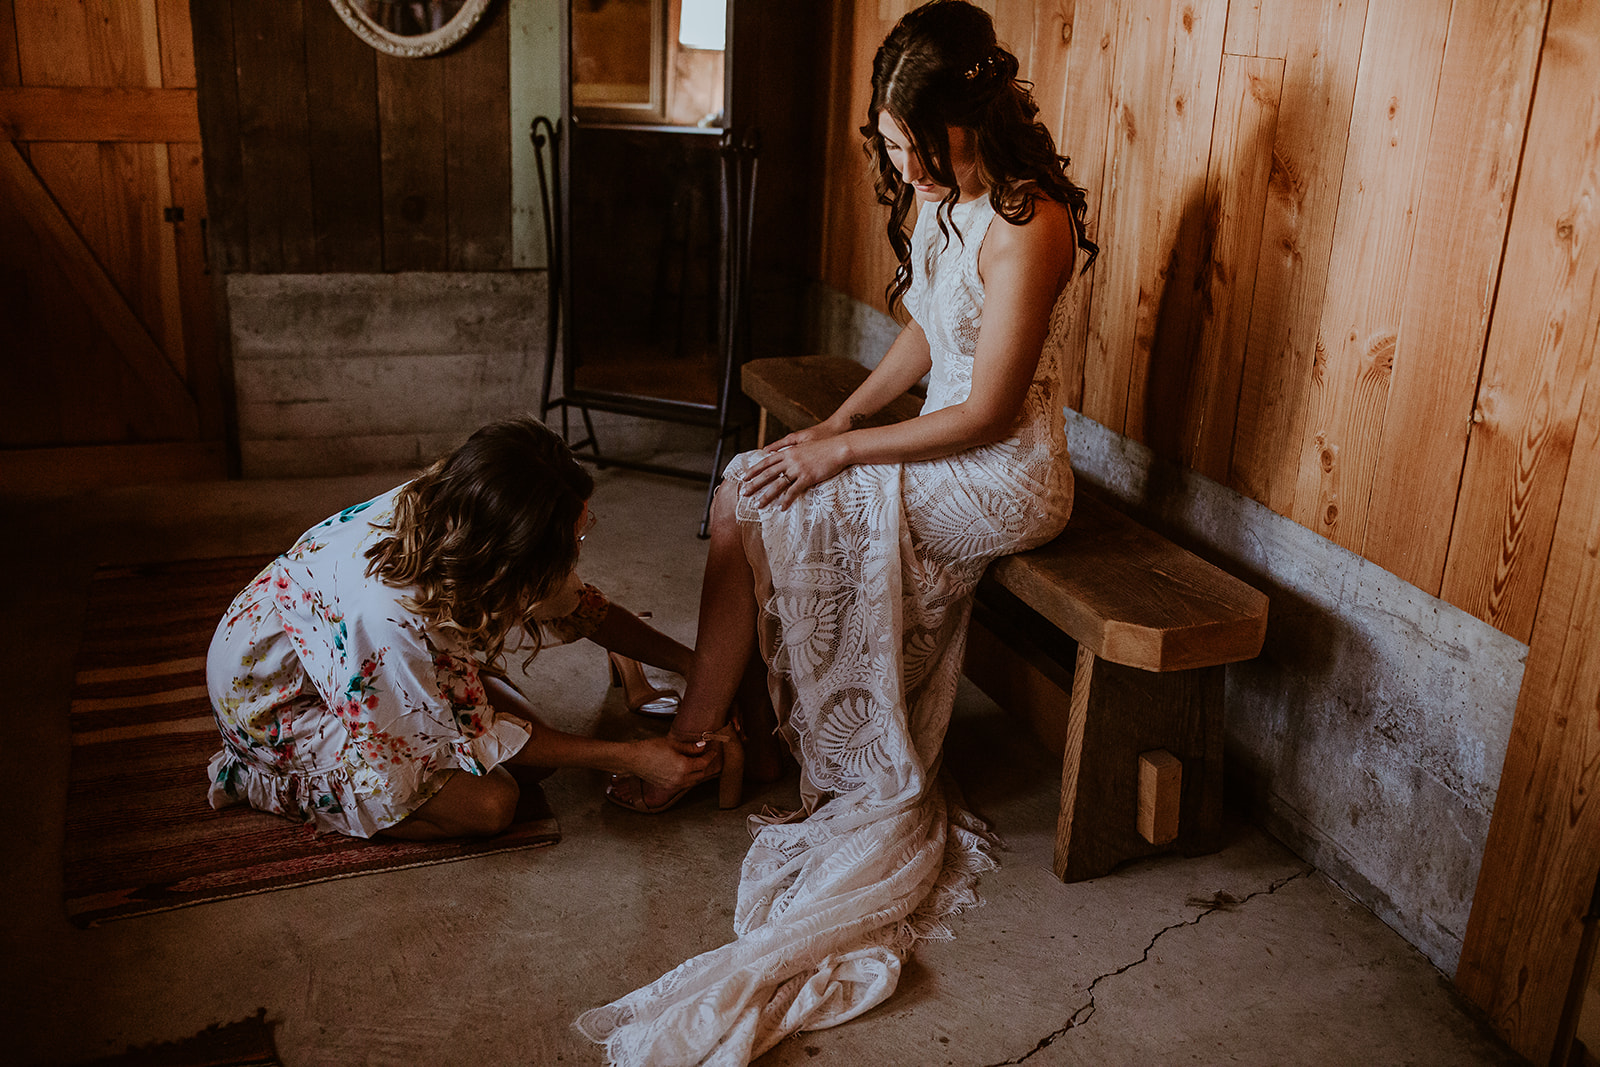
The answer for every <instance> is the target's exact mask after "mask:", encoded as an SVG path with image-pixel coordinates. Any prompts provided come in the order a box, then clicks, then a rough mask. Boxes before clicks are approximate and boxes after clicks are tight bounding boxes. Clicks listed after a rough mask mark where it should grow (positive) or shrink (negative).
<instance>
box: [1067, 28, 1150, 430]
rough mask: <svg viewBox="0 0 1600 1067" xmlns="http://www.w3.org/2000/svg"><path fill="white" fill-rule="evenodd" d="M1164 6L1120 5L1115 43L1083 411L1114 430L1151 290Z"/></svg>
mask: <svg viewBox="0 0 1600 1067" xmlns="http://www.w3.org/2000/svg"><path fill="white" fill-rule="evenodd" d="M1165 6H1166V5H1159V4H1148V5H1147V4H1123V5H1121V6H1120V7H1119V9H1118V18H1117V33H1116V37H1115V44H1114V45H1113V49H1114V55H1115V67H1114V69H1113V73H1112V81H1111V94H1110V95H1111V99H1110V109H1109V122H1108V124H1107V127H1106V149H1105V167H1104V172H1103V179H1102V180H1103V183H1104V184H1103V187H1102V189H1101V191H1100V205H1101V211H1100V217H1099V220H1098V223H1099V225H1098V227H1097V232H1096V235H1095V239H1096V240H1097V241H1098V242H1099V244H1100V259H1099V263H1098V265H1097V266H1096V267H1095V277H1094V287H1093V294H1092V300H1091V303H1090V305H1089V316H1088V334H1087V339H1086V342H1085V355H1084V370H1083V401H1082V408H1081V409H1080V410H1082V412H1083V413H1084V414H1085V415H1087V416H1089V417H1090V418H1091V419H1094V420H1095V421H1096V422H1098V423H1100V424H1101V425H1103V426H1105V427H1106V428H1108V429H1110V430H1114V431H1116V432H1118V433H1120V432H1122V429H1123V427H1124V425H1125V424H1126V420H1127V415H1128V377H1129V375H1130V373H1131V370H1130V363H1131V361H1132V359H1133V345H1134V331H1135V328H1136V324H1137V322H1138V320H1139V317H1140V314H1141V311H1142V308H1143V306H1144V304H1145V302H1146V301H1147V300H1149V301H1151V302H1153V301H1154V299H1155V296H1156V295H1155V294H1146V293H1144V292H1141V291H1140V289H1139V278H1140V276H1141V273H1142V265H1141V262H1140V260H1141V258H1142V253H1141V249H1140V246H1141V244H1142V243H1144V241H1143V231H1144V225H1145V223H1146V222H1147V221H1148V214H1149V213H1150V210H1151V203H1150V202H1151V201H1152V200H1153V198H1154V197H1155V195H1156V189H1155V174H1156V171H1157V169H1158V167H1159V159H1158V158H1157V146H1158V144H1159V137H1157V136H1153V135H1152V134H1153V133H1154V131H1155V130H1156V129H1157V121H1156V117H1157V116H1159V115H1160V114H1161V112H1162V110H1163V108H1162V103H1163V96H1164V93H1163V91H1162V90H1163V81H1164V79H1163V77H1162V76H1163V74H1164V70H1163V68H1162V66H1161V63H1160V61H1161V60H1162V59H1163V58H1164V57H1165V55H1166V53H1167V44H1166V35H1167V31H1168V26H1167V20H1166V19H1165V17H1164V15H1165ZM1150 243H1151V244H1153V243H1154V242H1153V241H1151V242H1150ZM1152 253H1153V249H1152Z"/></svg>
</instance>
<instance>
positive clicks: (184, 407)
mask: <svg viewBox="0 0 1600 1067" xmlns="http://www.w3.org/2000/svg"><path fill="white" fill-rule="evenodd" d="M0 187H3V188H4V190H5V193H6V196H7V197H8V198H9V199H10V200H11V202H12V203H13V204H15V205H16V206H17V207H18V208H19V209H20V211H21V213H22V217H23V219H24V220H25V221H26V222H27V223H28V224H29V225H30V226H31V227H32V228H33V229H34V230H35V231H36V232H38V233H39V234H40V235H41V236H43V237H44V238H45V239H47V240H48V242H49V251H50V253H51V254H52V255H53V256H54V257H56V259H57V261H58V262H60V263H61V264H63V266H64V267H65V268H66V273H67V275H68V277H69V278H70V279H71V281H72V282H73V284H74V285H75V286H76V287H77V288H78V291H79V294H80V296H81V297H82V299H83V300H84V301H85V303H87V304H88V306H89V310H90V312H91V314H93V316H94V317H95V318H96V319H97V320H98V321H99V322H100V323H101V324H102V325H103V326H104V328H105V330H106V333H107V334H109V335H110V336H111V337H112V338H113V339H114V340H115V342H116V344H117V346H118V348H119V350H120V351H121V353H122V355H123V357H124V359H125V361H126V365H127V367H128V368H129V369H130V370H131V372H132V373H133V375H134V376H135V378H136V379H137V380H138V382H139V383H140V384H141V385H142V386H143V388H144V392H145V395H146V398H147V399H146V401H145V403H143V404H140V405H128V410H129V411H130V412H136V413H137V414H136V415H135V416H134V417H135V418H137V419H140V420H145V421H147V422H148V425H149V426H151V427H155V428H157V432H156V433H154V434H152V436H156V437H168V438H173V437H192V436H194V434H195V433H196V430H197V428H198V422H197V420H196V416H195V411H194V405H193V402H192V401H191V400H190V399H189V397H188V394H187V391H186V390H185V388H184V385H183V382H182V381H181V380H180V379H179V378H178V377H177V375H176V374H175V373H174V372H173V369H172V367H171V365H170V364H168V363H167V361H166V358H165V356H163V355H162V353H161V350H160V349H159V348H157V347H156V345H155V342H154V341H152V340H151V338H150V334H149V333H148V332H147V331H146V330H145V327H144V325H143V323H141V322H140V321H139V319H138V317H137V316H136V315H135V314H134V313H133V311H132V310H131V309H130V308H129V306H128V304H127V302H126V301H125V300H124V299H123V298H122V295H121V294H120V293H119V292H118V291H117V287H116V285H115V283H114V282H113V281H112V280H111V278H110V276H109V275H107V274H106V273H105V271H104V270H103V269H102V268H101V266H100V264H99V262H98V261H96V259H95V257H94V254H93V253H92V252H91V251H90V250H89V248H88V246H86V245H85V244H84V243H83V240H82V238H81V237H80V236H79V235H78V233H77V231H76V230H75V229H74V228H73V226H72V223H71V221H70V220H69V219H68V218H67V216H66V215H65V214H64V213H63V212H62V211H61V209H60V208H59V207H58V206H57V205H56V203H55V201H54V200H53V199H51V196H50V194H49V192H47V191H46V190H45V188H44V186H43V185H41V184H40V183H39V181H38V179H37V178H36V177H35V176H34V174H33V172H32V171H31V170H30V169H29V168H28V165H27V163H26V162H25V161H24V160H23V159H22V157H21V155H20V154H19V153H18V152H17V150H16V148H15V146H13V145H10V144H7V145H5V146H0ZM121 399H122V402H123V403H124V404H126V403H127V401H126V398H121Z"/></svg>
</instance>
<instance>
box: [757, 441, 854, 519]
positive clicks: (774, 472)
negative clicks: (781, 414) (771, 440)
mask: <svg viewBox="0 0 1600 1067" xmlns="http://www.w3.org/2000/svg"><path fill="white" fill-rule="evenodd" d="M812 429H815V427H812ZM799 432H800V433H808V432H809V431H806V430H802V431H799ZM796 436H797V435H796V434H790V435H789V436H788V437H786V438H784V439H783V441H779V442H777V444H779V445H782V447H781V448H778V449H775V450H773V451H769V452H767V453H766V454H765V455H763V456H762V457H761V458H760V459H758V460H756V462H755V463H754V464H753V465H752V466H751V467H750V471H749V473H747V474H746V475H745V478H744V483H743V485H741V486H740V492H741V493H743V494H744V495H745V496H747V497H755V498H756V502H757V503H758V504H760V505H761V506H762V507H766V506H767V505H768V504H770V503H772V502H773V501H777V502H778V506H779V507H780V508H787V507H788V506H789V505H790V504H793V503H794V502H795V501H796V500H798V499H800V494H801V493H804V492H805V491H806V490H807V489H809V488H811V487H812V486H813V485H816V484H817V483H819V482H825V481H827V480H828V479H829V478H832V477H833V476H834V475H835V474H838V473H839V472H840V471H842V470H844V469H845V468H846V467H848V466H850V450H849V448H848V447H847V446H846V445H845V443H844V441H842V440H841V439H839V438H838V437H836V436H826V435H824V436H820V437H811V438H808V439H806V440H802V441H791V438H794V437H796ZM784 441H790V443H789V444H784V443H783V442H784Z"/></svg>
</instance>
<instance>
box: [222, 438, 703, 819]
mask: <svg viewBox="0 0 1600 1067" xmlns="http://www.w3.org/2000/svg"><path fill="white" fill-rule="evenodd" d="M593 488H594V482H593V480H592V479H591V478H590V477H589V474H588V472H586V471H585V470H584V469H583V468H582V467H580V466H579V465H578V464H577V462H576V461H574V460H573V458H572V454H571V453H570V452H569V451H568V449H567V446H566V444H565V443H564V442H562V441H561V439H560V438H559V437H557V436H556V435H555V434H554V433H552V432H551V431H550V430H548V429H547V428H545V427H544V426H543V425H542V424H541V423H539V422H537V421H535V420H533V419H513V420H508V421H506V422H501V423H496V424H493V425H490V426H486V427H484V428H483V429H481V430H479V431H478V432H477V433H475V434H474V435H473V436H472V437H471V439H470V440H468V441H467V443H466V444H464V445H462V446H461V448H459V449H457V450H456V451H455V452H454V453H452V454H451V455H449V456H447V457H445V458H444V459H441V460H439V461H438V462H437V463H435V464H434V465H433V466H431V467H429V468H428V469H427V470H426V471H424V472H423V473H422V474H421V475H419V476H418V477H417V478H416V479H415V480H414V481H411V482H407V483H406V484H404V485H401V486H399V487H398V488H396V489H393V490H391V491H390V492H388V493H385V494H383V495H382V496H379V497H377V498H375V499H373V500H370V501H368V502H367V503H365V504H359V505H356V506H355V507H351V508H348V509H346V510H345V511H342V512H340V513H339V514H337V515H335V516H333V517H332V518H330V519H328V520H327V521H325V522H322V523H319V524H318V525H316V526H314V527H312V528H311V529H310V530H307V531H306V532H305V533H304V534H303V535H302V536H301V538H300V540H299V541H298V542H297V543H296V544H295V546H294V547H293V548H291V549H290V550H289V551H288V552H285V553H284V554H283V555H281V556H279V557H278V558H277V559H276V560H274V561H273V562H272V563H271V564H270V565H269V566H268V567H267V568H266V569H265V570H263V571H262V572H261V574H260V575H258V576H257V577H256V578H255V580H254V581H252V582H251V583H250V585H249V586H248V587H247V588H246V589H245V590H244V591H243V592H241V593H240V594H239V595H238V597H236V598H235V599H234V602H233V604H232V606H231V607H229V609H228V613H227V615H226V616H225V617H224V618H223V620H222V624H221V625H220V626H219V627H218V628H217V632H216V635H215V637H213V638H212V641H211V650H210V654H209V656H208V658H207V662H206V675H207V681H208V684H209V688H210V691H211V704H212V707H213V709H214V710H215V712H216V716H217V725H218V726H219V727H220V729H221V731H222V739H223V742H224V746H223V749H222V751H221V752H219V753H218V754H217V755H216V756H215V757H214V758H213V759H212V761H211V766H210V776H211V796H210V799H211V804H212V806H213V807H222V806H224V805H226V804H231V803H237V802H240V801H243V802H247V803H249V804H250V805H251V806H252V807H255V808H259V809H261V810H262V811H269V812H275V813H277V814H280V815H286V816H289V817H291V818H298V819H303V820H305V821H307V822H310V823H313V824H315V825H316V826H317V828H318V829H321V830H328V831H338V832H340V833H345V834H351V835H353V836H356V837H371V836H373V835H374V834H385V835H388V836H390V837H397V838H406V839H411V840H426V839H433V838H441V837H456V836H463V835H485V834H493V833H498V832H499V831H501V830H503V829H505V828H506V827H507V826H508V825H510V823H511V819H512V813H513V812H514V811H515V809H516V804H517V797H518V786H517V783H516V781H515V779H513V777H512V776H511V774H510V773H509V772H508V770H507V767H506V765H508V764H509V765H512V766H516V765H523V766H527V767H530V768H552V767H591V768H596V769H600V770H608V771H613V772H618V773H624V774H636V775H638V776H639V777H641V778H642V779H644V780H646V781H649V782H651V783H653V784H656V785H659V786H663V787H667V788H673V789H677V788H682V787H684V786H685V785H687V784H689V783H691V782H693V781H694V780H695V778H696V777H697V775H699V774H703V773H704V772H703V770H699V768H701V767H703V766H704V763H705V761H704V760H695V759H693V758H691V753H692V752H693V751H694V747H695V746H693V745H692V743H691V744H683V743H681V742H679V743H674V742H670V741H668V740H667V739H665V738H656V739H651V740H647V741H625V742H621V741H601V740H597V739H594V738H588V737H582V736H579V735H575V734H569V733H565V732H562V731H560V730H555V729H552V728H551V727H549V726H546V725H545V724H543V723H542V722H540V721H539V720H538V719H537V718H536V717H535V716H534V715H533V713H532V711H531V709H530V708H529V706H528V703H527V701H526V700H524V699H523V698H522V697H521V696H520V694H518V693H517V692H516V691H515V690H514V689H513V688H512V687H511V686H510V685H509V684H508V683H507V682H506V681H505V680H504V673H503V660H504V657H505V655H507V654H508V653H509V654H512V655H517V654H522V655H524V656H526V657H527V658H532V656H533V654H534V653H536V652H537V651H538V649H539V647H540V645H541V644H542V643H565V642H568V641H573V640H576V639H577V638H580V637H587V638H589V639H590V640H592V641H594V642H596V643H597V644H600V645H602V646H604V647H605V648H608V649H611V650H614V651H616V652H618V653H621V654H622V655H625V656H630V657H633V658H636V659H642V660H644V661H646V662H648V663H652V664H655V665H657V666H659V667H663V668H665V669H668V670H673V671H677V672H679V673H683V672H685V671H686V670H687V669H688V664H689V659H690V655H691V653H690V651H689V649H687V648H685V647H684V646H683V645H681V644H679V643H678V642H676V641H674V640H672V639H671V638H669V637H667V636H666V635H664V634H662V633H660V632H658V631H656V630H654V629H653V628H651V627H650V626H648V625H646V624H645V623H643V622H641V621H640V620H639V619H638V618H636V617H635V616H633V615H631V614H629V613H628V612H626V611H624V610H622V609H620V608H618V607H616V606H614V605H612V604H609V603H608V602H607V601H606V599H605V597H604V596H603V595H602V594H601V593H600V592H599V591H598V590H596V589H594V588H593V587H592V586H587V585H584V584H582V583H581V582H580V581H579V580H578V578H577V575H576V574H575V572H574V567H575V565H576V564H577V561H578V549H579V545H580V543H581V542H582V541H583V537H584V534H585V533H586V532H587V529H588V527H589V525H590V524H591V523H592V522H593V516H592V514H591V512H590V511H589V505H588V499H589V495H590V493H591V492H592V491H593ZM702 745H703V743H702Z"/></svg>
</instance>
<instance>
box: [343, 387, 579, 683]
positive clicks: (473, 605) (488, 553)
mask: <svg viewBox="0 0 1600 1067" xmlns="http://www.w3.org/2000/svg"><path fill="white" fill-rule="evenodd" d="M593 492H594V479H593V478H592V477H590V475H589V472H588V471H586V470H584V469H583V468H582V467H580V466H579V465H578V462H577V460H575V459H573V457H572V452H571V450H570V449H568V448H567V445H566V442H564V441H563V440H562V439H561V437H560V436H559V435H558V434H556V433H555V432H554V431H552V430H550V429H549V428H548V427H546V426H545V425H544V424H543V423H541V422H539V421H538V420H537V419H534V418H531V417H526V416H524V417H518V418H511V419H506V420H504V421H502V422H496V423H491V424H489V425H488V426H485V427H483V428H482V429H480V430H478V431H477V432H476V433H474V434H473V435H472V436H471V437H469V438H468V439H467V442H466V444H464V445H462V446H461V447H460V448H458V449H456V450H455V451H454V452H452V453H450V454H449V455H448V456H445V457H444V458H443V459H441V460H438V461H437V462H435V463H434V464H433V465H432V466H430V467H429V468H428V469H427V470H425V471H423V472H422V473H421V474H419V475H418V476H417V477H416V479H415V480H413V481H411V482H410V483H408V484H407V485H406V486H405V487H404V488H402V489H401V490H400V492H399V493H397V494H396V496H395V502H394V517H393V518H392V519H391V520H390V521H389V524H388V525H387V526H386V527H384V528H385V529H387V530H389V531H391V532H390V535H389V536H388V537H385V538H383V539H381V540H380V541H378V543H377V544H375V545H373V546H372V547H371V548H369V549H368V550H367V560H368V563H367V573H368V574H369V575H374V576H376V577H377V578H379V579H380V580H382V581H383V582H384V583H385V584H387V585H392V586H396V587H398V588H402V589H409V590H410V593H409V594H408V596H407V597H406V599H405V600H404V601H402V603H404V604H405V606H406V607H407V608H408V609H410V610H412V611H414V612H416V613H417V614H418V615H420V616H422V617H423V618H425V619H427V620H429V622H431V623H433V624H435V625H441V626H449V627H451V628H453V629H455V630H457V631H458V632H460V633H461V634H462V635H463V636H464V637H465V638H466V639H467V642H468V644H469V645H470V646H471V647H473V648H475V649H477V650H479V651H481V652H483V653H484V663H485V666H486V667H488V669H489V670H490V671H493V672H497V671H499V670H500V669H501V665H500V661H501V655H502V653H503V652H504V650H505V642H506V637H507V636H508V635H509V634H510V632H511V630H512V628H513V627H515V626H518V625H520V626H522V627H523V629H524V630H525V631H526V632H527V634H528V637H529V638H530V639H531V640H532V641H533V643H534V647H533V649H532V651H531V652H530V653H529V658H531V657H532V655H533V654H534V653H536V652H537V651H538V646H539V639H540V633H539V625H538V623H537V622H535V621H534V619H533V615H532V610H533V608H534V606H535V605H537V604H538V603H539V601H541V600H544V599H546V598H547V597H549V596H550V595H552V594H553V593H555V592H556V591H557V590H559V589H560V588H561V586H562V584H563V583H564V582H565V581H566V578H567V575H568V574H570V573H571V572H572V569H573V567H574V566H576V565H577V562H578V540H579V538H578V531H577V529H576V526H577V523H578V519H579V518H580V517H581V516H582V515H583V508H584V505H585V503H586V502H587V501H588V499H589V496H590V494H592V493H593Z"/></svg>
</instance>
